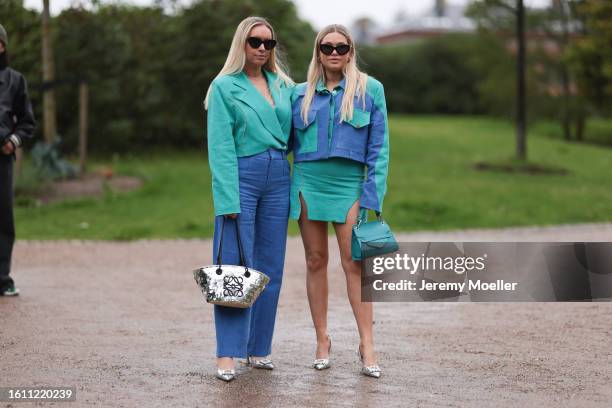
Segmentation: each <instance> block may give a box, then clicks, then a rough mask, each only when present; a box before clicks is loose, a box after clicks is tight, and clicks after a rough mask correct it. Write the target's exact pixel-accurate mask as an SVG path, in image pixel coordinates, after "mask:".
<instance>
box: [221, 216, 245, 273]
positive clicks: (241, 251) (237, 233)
mask: <svg viewBox="0 0 612 408" xmlns="http://www.w3.org/2000/svg"><path fill="white" fill-rule="evenodd" d="M238 217H240V215H239V216H238ZM227 218H228V217H225V216H223V223H222V224H221V234H220V237H219V248H218V249H217V265H219V266H220V265H222V261H221V248H222V247H223V230H224V229H225V222H226V221H227ZM233 221H234V224H235V225H236V239H237V240H238V255H239V256H240V265H242V266H244V267H245V268H246V267H247V265H246V262H245V261H244V250H243V249H242V240H241V239H240V228H239V227H238V218H236V219H235V220H233Z"/></svg>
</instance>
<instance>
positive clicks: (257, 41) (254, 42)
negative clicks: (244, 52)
mask: <svg viewBox="0 0 612 408" xmlns="http://www.w3.org/2000/svg"><path fill="white" fill-rule="evenodd" d="M247 43H249V45H250V46H251V48H254V49H258V48H259V47H261V44H263V45H264V48H265V49H266V50H268V51H270V50H271V49H272V48H274V47H276V40H262V39H261V38H257V37H249V38H247Z"/></svg>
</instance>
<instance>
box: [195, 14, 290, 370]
mask: <svg viewBox="0 0 612 408" xmlns="http://www.w3.org/2000/svg"><path fill="white" fill-rule="evenodd" d="M275 46H276V36H275V34H274V29H273V28H272V26H271V25H270V23H268V22H267V21H266V20H265V19H263V18H260V17H248V18H246V19H245V20H243V21H242V22H241V23H240V24H239V25H238V28H237V29H236V33H235V34H234V39H233V41H232V45H231V47H230V51H229V55H228V57H227V60H226V62H225V66H224V67H223V69H222V70H221V72H220V73H219V75H218V76H217V77H216V78H215V80H214V81H213V82H212V84H211V86H210V88H209V90H208V93H207V96H206V101H205V105H206V107H207V109H208V162H209V165H210V170H211V173H212V190H213V200H214V206H215V233H214V244H213V257H214V256H215V254H216V253H217V250H218V248H219V244H220V231H221V227H222V225H223V223H224V222H225V224H227V225H225V228H224V229H225V231H224V234H223V245H222V254H221V255H222V260H223V263H225V264H238V263H239V254H238V246H237V237H236V228H235V226H234V225H233V223H238V225H239V227H240V229H239V230H240V239H241V242H242V246H243V248H244V252H245V254H244V256H245V262H246V264H247V266H249V267H252V268H254V269H257V270H259V271H261V272H263V273H265V274H266V275H268V276H269V277H270V282H269V283H268V285H267V286H266V289H265V290H264V291H263V292H262V294H261V295H260V296H259V298H258V299H257V300H256V302H255V303H254V304H253V306H252V307H250V308H248V309H238V308H230V307H223V306H217V305H215V307H214V309H215V310H214V315H215V327H216V337H217V374H216V375H217V378H219V379H221V380H224V381H231V380H232V379H234V376H235V370H234V360H233V359H234V358H236V357H237V358H246V359H247V363H248V364H250V365H251V366H252V367H254V368H261V369H267V370H271V369H273V368H274V364H273V363H272V361H271V360H270V358H269V357H268V356H269V354H270V353H271V344H272V334H273V331H274V322H275V317H276V307H277V304H278V296H279V291H280V287H281V281H282V275H283V266H284V262H285V246H286V241H287V221H288V218H289V190H290V178H289V173H290V168H289V162H288V161H287V143H288V139H289V133H290V131H291V93H292V91H293V81H292V80H291V78H289V76H287V74H286V73H285V70H284V69H283V66H282V64H281V63H280V61H279V59H278V55H277V54H276V53H275Z"/></svg>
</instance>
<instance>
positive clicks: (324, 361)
mask: <svg viewBox="0 0 612 408" xmlns="http://www.w3.org/2000/svg"><path fill="white" fill-rule="evenodd" d="M327 339H328V340H329V348H328V349H327V358H317V359H316V360H315V361H314V363H313V364H312V368H314V369H315V370H319V371H321V370H325V369H327V368H329V367H331V364H330V363H329V353H330V352H331V345H332V342H331V336H330V335H329V334H328V335H327Z"/></svg>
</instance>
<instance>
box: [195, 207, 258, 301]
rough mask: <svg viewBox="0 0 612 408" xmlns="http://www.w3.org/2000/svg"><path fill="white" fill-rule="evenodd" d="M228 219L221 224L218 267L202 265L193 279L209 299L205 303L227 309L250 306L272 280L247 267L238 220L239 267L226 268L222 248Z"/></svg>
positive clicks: (225, 218) (224, 219)
mask: <svg viewBox="0 0 612 408" xmlns="http://www.w3.org/2000/svg"><path fill="white" fill-rule="evenodd" d="M226 220H227V217H224V218H223V224H221V236H220V238H219V249H218V250H217V264H216V265H208V266H202V267H201V268H198V269H196V270H194V271H193V277H194V278H195V281H196V283H197V284H198V286H200V290H201V291H202V294H203V295H204V296H205V297H206V302H208V303H212V304H215V305H221V306H228V307H239V308H247V307H251V306H252V305H253V302H255V299H257V297H258V296H259V294H260V293H261V292H262V291H263V290H264V289H265V287H266V285H267V284H268V282H269V281H270V278H269V277H268V276H267V275H266V274H264V273H263V272H260V271H258V270H255V269H251V268H249V267H248V266H246V262H245V261H244V250H243V249H242V242H241V240H240V230H239V229H238V220H235V221H234V222H235V224H236V237H237V240H238V253H239V255H240V265H223V263H222V261H221V248H222V247H223V230H224V229H225V222H226Z"/></svg>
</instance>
